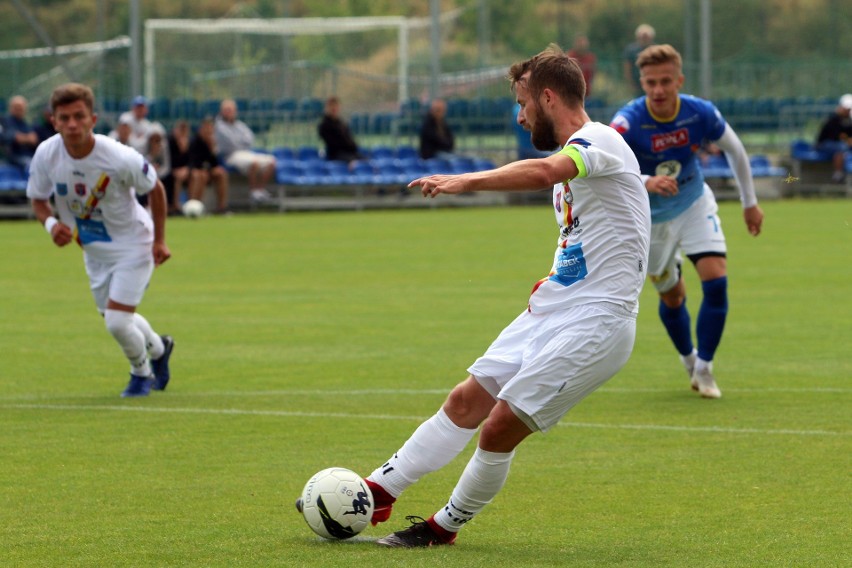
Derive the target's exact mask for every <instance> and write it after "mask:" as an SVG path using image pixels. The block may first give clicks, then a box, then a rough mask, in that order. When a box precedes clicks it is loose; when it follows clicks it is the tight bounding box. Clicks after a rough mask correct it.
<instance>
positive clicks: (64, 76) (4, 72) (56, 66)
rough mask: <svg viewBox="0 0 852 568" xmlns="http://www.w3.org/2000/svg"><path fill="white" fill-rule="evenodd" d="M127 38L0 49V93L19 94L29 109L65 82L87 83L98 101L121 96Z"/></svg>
mask: <svg viewBox="0 0 852 568" xmlns="http://www.w3.org/2000/svg"><path fill="white" fill-rule="evenodd" d="M130 45H131V40H130V38H129V37H127V36H119V37H116V38H114V39H111V40H107V41H97V42H91V43H79V44H73V45H62V46H57V47H41V48H32V49H14V50H7V51H0V92H8V93H14V94H18V95H23V96H25V97H26V98H27V100H28V101H29V103H30V107H31V108H36V107H37V106H40V105H43V104H46V103H47V102H48V99H49V97H50V93H51V92H52V90H53V89H54V88H55V87H57V86H58V85H61V84H62V83H67V82H69V81H77V82H80V83H85V84H88V85H91V86H93V87H94V88H95V94H96V96H97V97H99V100H101V99H103V98H113V97H119V96H120V97H124V96H125V93H126V91H127V60H128V55H129V48H130Z"/></svg>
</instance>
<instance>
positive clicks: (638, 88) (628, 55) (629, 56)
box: [622, 24, 657, 97]
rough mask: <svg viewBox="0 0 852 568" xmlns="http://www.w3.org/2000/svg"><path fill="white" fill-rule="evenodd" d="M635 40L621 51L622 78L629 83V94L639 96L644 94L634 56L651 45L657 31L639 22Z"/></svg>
mask: <svg viewBox="0 0 852 568" xmlns="http://www.w3.org/2000/svg"><path fill="white" fill-rule="evenodd" d="M635 33H636V41H634V42H633V43H630V44H628V45H627V47H625V48H624V53H623V56H622V57H623V59H624V62H623V67H624V80H625V82H626V83H627V84H628V85H630V92H631V96H633V97H641V96H642V95H644V94H645V91H644V90H643V89H642V82H641V81H640V78H639V66H638V65H636V58H637V57H639V53H641V52H642V50H643V49H645V48H646V47H648V46H650V45H653V43H654V37H655V36H656V35H657V32H656V31H655V30H654V28H653V27H651V26H649V25H648V24H640V25H639V26H638V27H637V28H636V32H635Z"/></svg>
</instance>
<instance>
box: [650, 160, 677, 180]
mask: <svg viewBox="0 0 852 568" xmlns="http://www.w3.org/2000/svg"><path fill="white" fill-rule="evenodd" d="M681 167H682V166H681V165H680V162H678V161H677V160H666V161H665V162H661V163H659V164H657V169H656V170H655V171H654V174H655V175H658V176H665V177H669V178H672V179H677V176H678V175H680V170H681Z"/></svg>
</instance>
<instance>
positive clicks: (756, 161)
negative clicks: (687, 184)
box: [701, 154, 787, 179]
mask: <svg viewBox="0 0 852 568" xmlns="http://www.w3.org/2000/svg"><path fill="white" fill-rule="evenodd" d="M749 162H750V163H751V175H752V177H756V178H757V177H780V176H784V175H785V174H786V173H787V170H785V169H784V168H782V167H779V166H773V165H772V163H771V162H770V161H769V158H768V157H766V156H763V155H754V156H750V157H749ZM701 171H702V172H703V173H704V177H705V178H726V179H731V178H733V177H734V172H733V170H731V166H730V164H728V159H727V158H726V157H725V155H724V154H718V155H711V156H707V157H706V158H705V159H704V160H702V162H701Z"/></svg>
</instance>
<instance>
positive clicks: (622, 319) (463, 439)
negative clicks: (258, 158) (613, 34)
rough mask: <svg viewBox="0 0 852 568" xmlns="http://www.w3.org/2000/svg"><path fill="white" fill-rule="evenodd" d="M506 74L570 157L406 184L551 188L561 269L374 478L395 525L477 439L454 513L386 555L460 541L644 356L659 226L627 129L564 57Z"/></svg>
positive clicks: (558, 54)
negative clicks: (521, 459)
mask: <svg viewBox="0 0 852 568" xmlns="http://www.w3.org/2000/svg"><path fill="white" fill-rule="evenodd" d="M509 77H510V80H511V83H512V86H513V88H514V91H515V95H516V98H517V102H518V103H519V104H520V105H521V110H520V113H519V114H518V121H519V123H520V124H521V125H522V126H524V127H525V128H527V130H530V131H531V133H532V134H531V136H532V141H533V144H534V145H535V146H536V147H537V148H538V149H540V150H549V151H553V150H556V149H557V147H559V146H562V147H563V148H562V150H560V151H559V152H556V153H554V154H553V155H551V156H548V157H545V158H541V159H532V160H521V161H518V162H514V163H511V164H508V165H506V166H503V167H501V168H498V169H496V170H489V171H484V172H475V173H468V174H461V175H435V176H427V177H424V178H420V179H416V180H414V181H412V182H411V183H410V184H409V187H419V188H420V191H421V193H422V194H423V195H424V196H429V197H434V196H436V195H439V194H441V193H448V194H459V193H465V192H469V191H508V190H517V189H526V190H530V191H534V190H536V189H537V188H540V187H544V186H547V185H553V208H554V213H555V216H556V221H557V225H558V229H559V236H558V238H557V246H556V251H555V254H554V257H553V259H552V261H553V263H552V265H551V272H550V275H549V276H548V277H547V278H544V279H542V280H541V281H540V282H539V283H538V284H537V285H536V287H535V288H534V290H533V293H532V295H531V296H530V298H529V300H528V307H527V309H525V310H523V312H522V313H521V314H520V315H519V316H518V317H517V318H516V319H515V320H514V321H512V322H511V323H510V324H509V325H508V326H507V327H506V328H505V329H504V330H503V331H502V332H501V333H500V335H499V336H498V337H497V339H496V340H495V341H494V342H493V343H492V344H491V346H490V347H489V348H488V349H487V350H486V352H485V353H484V354H483V355H482V356H481V357H480V358H479V359H477V360H476V361H475V362H474V363H473V364H472V365H471V366H470V367H469V368H468V373H469V376H468V377H467V378H466V379H465V380H463V381H462V382H461V383H459V384H458V385H457V386H456V387H455V388H454V389H453V390H452V391H451V392H450V394H449V396H448V397H447V400H446V402H445V403H444V404H443V406H442V407H441V408H440V409H439V410H438V412H437V413H436V414H435V415H433V416H432V418H430V419H428V420H427V421H426V422H424V423H423V424H421V425H420V426H419V427H418V428H417V430H415V432H414V433H413V434H412V435H411V437H410V438H409V439H408V441H406V442H405V444H404V445H403V446H402V448H400V449H399V450H398V451H397V452H396V453H394V454H393V455H392V456H391V457H390V459H389V460H388V461H387V462H386V463H385V464H384V465H381V466H379V467H378V468H376V469H375V470H374V471H373V472H372V473H371V474H370V475H369V476H368V477H367V483H368V485H369V486H370V489H371V491H372V493H373V498H374V500H375V509H374V512H373V517H372V522H373V523H374V524H375V523H379V522H382V521H386V520H388V518H389V517H390V514H391V511H392V507H393V504H394V502H395V501H396V499H397V498H398V497H399V496H400V495H401V494H402V492H403V491H404V490H405V489H406V488H407V487H409V486H410V485H412V484H413V483H415V482H416V481H417V480H418V479H420V478H421V477H422V476H423V475H426V474H427V473H429V472H432V471H435V470H437V469H439V468H441V467H443V466H444V465H446V464H448V463H449V462H450V461H451V460H452V459H453V458H455V457H456V456H457V455H458V454H459V453H460V452H461V451H462V450H463V449H464V447H465V446H466V445H467V444H468V442H470V441H471V440H472V439H473V437H474V435H475V434H476V432H477V431H479V440H478V444H477V449H476V452H475V453H474V455H473V457H472V458H471V459H470V461H469V462H468V464H467V468H466V469H465V471H464V473H462V475H461V478H460V479H459V480H458V483H457V484H456V486H455V489H454V490H453V491H452V494H451V496H450V498H449V500H448V501H445V502H444V503H446V504H445V505H441V508H440V509H438V510H437V511H436V512H435V514H433V515H431V516H430V517H429V518H427V519H418V518H415V517H411V518H410V519H411V520H412V521H413V524H412V525H411V526H410V527H408V528H406V529H403V530H400V531H397V532H395V533H393V534H390V535H388V536H386V537H384V538H381V539H379V540H378V541H377V542H378V544H380V545H382V546H388V547H408V548H411V547H424V546H433V545H446V544H451V543H453V542H454V541H455V539H456V535H457V534H458V532H459V531H460V530H461V529H462V527H464V526H465V525H466V524H467V523H468V522H469V521H470V520H471V519H472V518H474V516H475V515H477V514H478V513H479V512H480V511H482V509H483V508H484V507H485V506H486V505H487V504H488V503H490V502H491V500H492V499H493V498H494V497H495V496H496V495H497V493H498V492H499V491H500V489H501V488H502V487H503V484H504V483H505V481H506V478H507V476H508V474H509V466H510V465H511V463H512V459H513V458H514V455H515V448H516V447H517V446H518V445H519V444H520V443H521V442H522V441H523V440H524V439H526V437H527V436H529V435H531V434H533V433H534V432H546V431H548V430H549V429H551V428H553V427H554V426H555V425H556V424H557V423H558V422H559V420H560V419H561V418H562V417H563V416H564V415H565V414H566V413H567V412H568V411H570V410H571V408H573V407H574V406H575V405H577V404H578V403H579V402H580V401H582V400H583V399H584V398H585V397H586V396H588V395H589V394H591V393H592V392H593V391H594V390H595V389H597V388H598V387H600V386H601V385H602V384H604V383H605V382H606V381H607V380H609V379H610V378H611V377H612V376H613V375H615V374H616V373H617V372H618V371H619V370H620V369H621V368H622V366H623V365H624V364H625V363H626V362H627V360H628V358H629V357H630V353H631V352H632V349H633V343H634V340H635V332H636V313H637V312H638V309H639V293H640V291H641V289H642V285H643V283H644V280H645V275H646V272H645V270H646V268H645V267H646V261H647V253H648V243H649V240H650V230H651V215H650V208H649V205H648V194H647V192H646V191H645V188H644V187H643V186H642V182H641V179H640V174H639V164H638V163H637V162H636V158H635V157H634V155H633V152H631V151H630V148H629V147H628V146H627V144H625V142H624V140H622V139H621V137H620V136H619V135H618V133H616V132H615V131H613V130H612V129H611V128H609V127H607V126H606V125H603V124H600V123H595V122H592V121H591V120H590V119H589V116H588V115H587V114H586V111H585V109H584V107H583V97H584V95H585V92H586V84H585V81H584V80H583V73H582V71H581V70H580V67H579V66H578V65H577V63H576V61H574V60H573V59H571V58H570V57H568V56H567V55H566V54H565V53H564V52H562V50H561V49H559V48H558V47H556V46H551V47H549V48H548V49H546V50H545V51H543V52H541V53H540V54H538V55H537V56H535V57H533V58H531V59H528V60H526V61H523V62H519V63H516V64H515V65H513V66H512V68H511V69H510V71H509ZM480 425H481V428H480Z"/></svg>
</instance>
